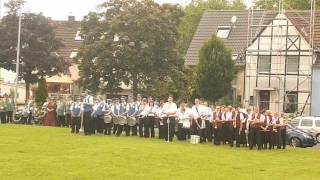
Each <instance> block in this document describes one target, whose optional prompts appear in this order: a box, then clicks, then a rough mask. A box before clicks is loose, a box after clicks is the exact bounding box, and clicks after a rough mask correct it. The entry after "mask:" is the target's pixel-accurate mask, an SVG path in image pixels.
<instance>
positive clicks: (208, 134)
mask: <svg viewBox="0 0 320 180" xmlns="http://www.w3.org/2000/svg"><path fill="white" fill-rule="evenodd" d="M205 134H206V135H205V137H206V141H208V142H212V134H213V129H212V126H211V123H210V121H209V120H206V132H205Z"/></svg>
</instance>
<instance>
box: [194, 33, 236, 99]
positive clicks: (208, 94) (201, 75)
mask: <svg viewBox="0 0 320 180" xmlns="http://www.w3.org/2000/svg"><path fill="white" fill-rule="evenodd" d="M234 77H235V67H234V62H233V61H232V58H231V51H230V50H229V49H227V48H226V47H225V46H224V42H223V41H222V40H221V39H219V38H217V37H216V36H215V35H213V36H212V37H211V39H210V40H209V41H208V42H207V43H205V44H204V45H203V47H202V48H201V50H200V53H199V63H198V65H197V66H196V69H195V71H194V79H193V81H194V86H193V87H194V90H195V92H196V94H198V95H200V96H202V97H203V98H205V99H207V100H209V101H212V102H215V101H217V100H218V99H219V98H221V97H223V96H225V95H226V94H227V93H228V92H229V90H230V89H231V81H232V80H233V79H234Z"/></svg>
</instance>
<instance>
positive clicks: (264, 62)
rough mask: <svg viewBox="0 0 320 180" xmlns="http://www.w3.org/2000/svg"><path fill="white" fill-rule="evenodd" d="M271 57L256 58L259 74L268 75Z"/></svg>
mask: <svg viewBox="0 0 320 180" xmlns="http://www.w3.org/2000/svg"><path fill="white" fill-rule="evenodd" d="M270 61H271V56H259V58H258V71H259V73H270V68H271V64H270Z"/></svg>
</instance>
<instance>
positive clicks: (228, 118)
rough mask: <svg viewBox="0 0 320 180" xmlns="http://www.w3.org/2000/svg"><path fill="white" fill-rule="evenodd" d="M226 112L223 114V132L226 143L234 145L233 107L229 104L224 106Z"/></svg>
mask: <svg viewBox="0 0 320 180" xmlns="http://www.w3.org/2000/svg"><path fill="white" fill-rule="evenodd" d="M224 110H225V112H224V113H223V115H222V122H223V124H222V133H223V142H224V144H225V143H226V142H228V144H229V145H230V146H233V137H232V136H233V119H232V118H233V116H234V112H232V107H231V106H228V107H227V108H224Z"/></svg>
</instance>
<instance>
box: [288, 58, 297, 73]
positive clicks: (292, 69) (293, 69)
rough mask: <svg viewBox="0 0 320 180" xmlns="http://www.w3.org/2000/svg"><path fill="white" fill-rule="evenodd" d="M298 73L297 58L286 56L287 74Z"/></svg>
mask: <svg viewBox="0 0 320 180" xmlns="http://www.w3.org/2000/svg"><path fill="white" fill-rule="evenodd" d="M298 72H299V56H288V57H287V64H286V73H287V74H298Z"/></svg>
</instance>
